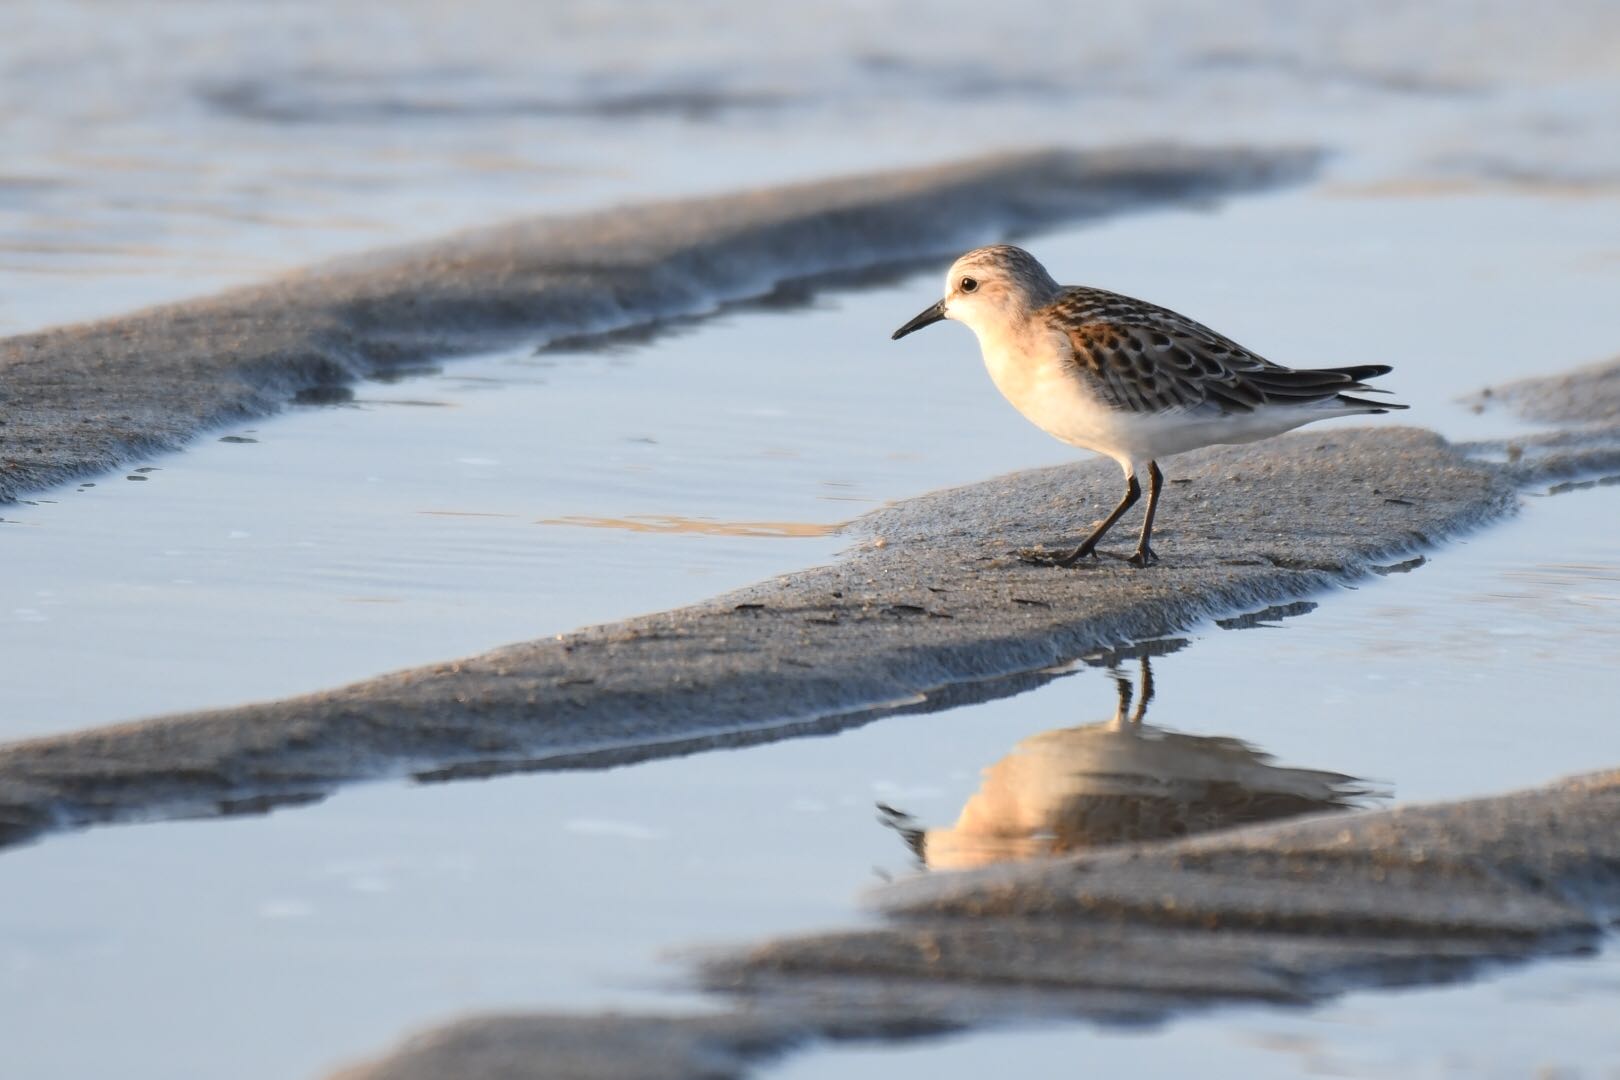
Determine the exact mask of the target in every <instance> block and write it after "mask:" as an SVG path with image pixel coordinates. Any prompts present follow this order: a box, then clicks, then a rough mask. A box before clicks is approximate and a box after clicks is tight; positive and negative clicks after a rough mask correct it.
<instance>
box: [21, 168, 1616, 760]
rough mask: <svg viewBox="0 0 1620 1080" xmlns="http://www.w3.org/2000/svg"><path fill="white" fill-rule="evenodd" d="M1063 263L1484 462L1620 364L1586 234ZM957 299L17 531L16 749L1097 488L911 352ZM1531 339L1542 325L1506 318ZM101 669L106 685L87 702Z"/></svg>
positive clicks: (1351, 229)
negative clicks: (1029, 487)
mask: <svg viewBox="0 0 1620 1080" xmlns="http://www.w3.org/2000/svg"><path fill="white" fill-rule="evenodd" d="M1604 205H1606V206H1610V207H1611V208H1612V207H1614V206H1617V205H1620V204H1604ZM1420 228H1421V230H1422V232H1421V235H1422V236H1424V237H1425V238H1426V242H1425V243H1423V244H1416V243H1414V242H1412V240H1411V237H1412V236H1413V235H1414V232H1416V231H1417V230H1419V229H1420ZM1486 237H1488V239H1485V238H1486ZM1035 247H1036V248H1037V250H1038V251H1039V253H1040V254H1041V255H1043V256H1044V257H1045V258H1046V259H1047V260H1048V261H1049V262H1050V263H1051V264H1052V265H1053V266H1054V267H1056V268H1069V269H1068V273H1069V274H1070V275H1072V276H1071V280H1085V281H1089V282H1092V283H1097V284H1106V285H1107V286H1109V287H1113V288H1117V289H1120V290H1121V291H1126V292H1134V293H1137V294H1138V295H1141V294H1146V295H1150V296H1152V297H1153V298H1154V299H1156V300H1159V301H1162V302H1165V303H1168V304H1170V305H1172V306H1174V307H1176V308H1178V309H1179V310H1182V311H1184V312H1187V313H1188V314H1190V315H1192V316H1194V317H1195V318H1199V319H1201V320H1202V321H1205V322H1208V323H1210V324H1212V325H1214V326H1217V327H1219V328H1221V329H1223V330H1225V331H1226V332H1228V333H1230V334H1231V335H1232V336H1234V337H1236V338H1237V339H1238V340H1240V341H1243V342H1244V343H1246V344H1248V345H1250V346H1251V347H1252V348H1255V349H1257V350H1259V351H1261V352H1262V353H1264V354H1266V355H1269V356H1271V357H1273V358H1275V359H1278V360H1280V361H1282V362H1291V363H1298V364H1301V365H1309V364H1321V365H1329V364H1343V363H1356V362H1362V361H1367V360H1374V359H1376V360H1378V361H1380V362H1386V363H1391V364H1394V365H1395V368H1396V370H1395V373H1394V374H1393V375H1392V376H1390V377H1389V378H1387V379H1386V380H1384V382H1385V383H1386V384H1387V385H1389V386H1390V387H1391V388H1392V389H1394V390H1395V391H1396V392H1397V393H1396V395H1395V396H1396V397H1397V398H1398V399H1399V400H1402V401H1405V402H1407V403H1409V404H1411V405H1412V407H1413V411H1412V412H1411V413H1409V414H1406V415H1408V416H1411V417H1412V419H1413V420H1414V421H1415V422H1417V423H1420V424H1424V425H1426V426H1430V427H1435V428H1438V429H1439V430H1441V431H1443V432H1445V433H1447V434H1449V435H1452V436H1454V437H1466V438H1471V437H1478V436H1486V435H1498V434H1503V433H1511V432H1513V431H1515V430H1518V427H1519V425H1517V424H1516V423H1515V422H1514V421H1513V420H1512V419H1511V418H1509V417H1506V416H1503V415H1502V414H1497V413H1492V414H1487V415H1485V416H1474V415H1472V414H1471V413H1469V412H1467V411H1466V410H1464V409H1463V408H1461V407H1460V406H1458V405H1456V404H1454V402H1453V398H1454V397H1455V396H1456V395H1458V394H1459V393H1462V392H1464V391H1466V390H1469V389H1473V388H1475V387H1478V386H1480V385H1482V384H1485V383H1488V382H1493V381H1500V380H1502V379H1505V378H1511V377H1515V376H1519V375H1526V374H1532V373H1535V372H1537V371H1542V370H1547V369H1548V368H1549V367H1550V366H1573V365H1574V364H1576V363H1581V362H1587V361H1590V360H1595V359H1599V358H1602V357H1603V356H1605V355H1606V354H1607V353H1608V352H1609V351H1610V349H1611V348H1612V346H1613V343H1614V342H1616V341H1620V309H1616V308H1615V306H1614V305H1613V304H1612V303H1610V302H1609V301H1610V299H1611V298H1612V291H1613V285H1614V279H1615V274H1616V272H1620V268H1610V269H1605V268H1604V267H1603V265H1602V264H1600V263H1594V262H1593V261H1592V258H1593V256H1595V254H1596V253H1598V252H1601V251H1604V250H1609V249H1610V248H1613V249H1615V250H1620V213H1611V214H1609V215H1608V216H1594V215H1593V214H1592V213H1591V209H1590V206H1589V205H1588V204H1585V203H1576V202H1569V201H1565V200H1549V199H1522V198H1517V199H1516V198H1508V197H1503V196H1478V197H1474V198H1466V199H1459V200H1452V201H1445V202H1436V201H1433V200H1429V199H1423V198H1376V199H1368V198H1348V197H1345V196H1343V195H1341V194H1338V193H1336V192H1334V191H1332V190H1330V189H1324V188H1321V187H1317V188H1310V189H1305V190H1302V191H1297V192H1293V193H1287V194H1282V195H1277V196H1274V197H1268V198H1265V199H1261V200H1249V201H1239V202H1234V203H1232V204H1230V205H1228V206H1226V207H1223V208H1221V209H1220V210H1218V211H1216V212H1207V211H1172V212H1160V213H1154V214H1147V215H1139V216H1132V217H1126V218H1121V219H1118V220H1116V221H1112V222H1106V223H1103V224H1101V225H1099V226H1096V227H1092V228H1081V229H1072V230H1068V231H1065V232H1060V233H1054V234H1052V235H1050V236H1047V237H1042V238H1040V240H1039V241H1038V242H1035ZM1166 247H1178V248H1179V249H1180V250H1181V251H1183V252H1184V254H1183V257H1181V258H1178V259H1175V260H1169V261H1165V260H1163V259H1161V257H1160V255H1159V253H1160V252H1162V251H1163V250H1164V249H1165V248H1166ZM1306 261H1308V262H1309V265H1311V266H1312V268H1313V271H1312V276H1311V279H1310V280H1309V281H1308V282H1306V281H1303V280H1302V279H1301V276H1300V275H1299V274H1298V273H1297V271H1296V268H1297V267H1299V266H1300V265H1302V263H1304V262H1306ZM1238 268H1241V269H1240V270H1239V269H1238ZM934 288H935V285H934V283H933V282H932V281H930V280H928V278H927V277H926V276H924V277H922V278H918V279H912V280H908V281H906V282H905V283H902V284H896V285H886V286H879V287H872V288H866V289H863V290H860V291H853V292H843V293H835V294H831V295H823V296H822V297H821V298H820V299H818V300H817V301H815V303H814V306H813V307H812V308H810V309H807V310H805V309H801V310H794V309H792V308H788V309H785V310H784V309H783V308H782V307H780V306H776V307H771V306H766V307H763V308H757V309H754V310H737V311H733V312H732V313H730V314H727V315H725V316H722V317H721V318H719V319H715V320H712V321H709V322H704V323H700V324H697V325H695V326H691V327H688V328H686V329H685V330H684V331H682V332H678V333H673V334H671V335H668V336H664V337H660V338H657V339H655V340H653V341H652V342H650V343H646V344H642V345H626V346H623V347H621V348H619V349H616V350H614V351H611V352H609V353H606V354H602V353H569V352H542V353H538V354H527V353H519V354H506V355H500V356H491V357H486V358H482V359H474V360H467V361H458V362H455V363H452V364H449V365H447V366H446V367H445V368H444V369H443V370H442V371H439V372H436V373H432V374H425V375H421V376H417V377H412V378H406V379H402V380H400V381H398V382H395V383H391V384H386V385H384V384H367V385H365V386H363V387H361V388H359V389H358V390H357V401H356V403H355V404H353V405H351V406H340V407H323V408H319V409H316V408H307V407H299V408H294V409H292V410H290V411H289V412H288V413H285V414H283V415H282V416H280V417H277V418H275V419H273V420H267V421H264V422H262V423H259V424H256V425H254V426H253V427H252V428H251V429H242V430H240V431H236V432H235V433H233V434H227V435H225V436H224V437H225V438H227V439H243V438H245V439H250V440H256V441H251V442H222V441H217V437H215V438H208V439H204V440H201V441H199V442H198V443H197V444H195V445H194V446H193V447H191V448H190V449H188V450H187V451H186V452H184V453H182V454H178V455H172V456H168V457H165V458H162V459H155V460H153V461H152V462H150V463H148V464H147V465H144V466H141V468H148V469H153V470H155V471H148V472H137V471H134V470H131V471H129V472H128V473H126V474H125V476H134V477H142V478H143V479H140V480H138V481H131V480H129V479H126V478H124V477H120V476H109V477H102V478H99V479H98V480H96V481H95V482H94V486H93V487H81V488H70V489H67V490H63V491H58V492H54V493H50V494H48V495H47V496H45V497H44V498H43V499H41V500H39V504H38V505H32V506H29V505H21V506H8V507H5V508H4V509H3V510H0V518H3V519H4V520H3V521H0V538H3V539H4V542H5V544H6V558H7V562H8V565H9V566H10V567H11V569H12V573H11V574H9V575H7V576H6V577H5V578H4V579H3V580H0V649H3V651H4V654H5V655H6V656H7V657H8V660H9V666H10V667H11V668H12V670H13V671H14V675H13V677H12V679H11V681H10V687H9V697H8V701H9V703H10V704H11V705H12V707H11V708H8V709H7V710H6V712H5V714H4V716H0V737H18V736H23V735H30V734H39V733H44V732H48V731H62V730H69V729H72V728H76V727H82V726H86V725H89V724H94V723H106V722H112V721H116V720H125V719H130V718H132V717H135V716H140V715H146V714H151V713H157V712H163V711H172V710H180V709H190V708H202V707H208V706H222V705H229V704H235V703H238V702H241V701H243V700H252V699H256V698H262V697H271V696H280V695H286V694H292V693H298V692H303V691H309V690H315V689H319V688H322V687H325V686H330V685H334V684H338V683H341V682H345V681H349V680H351V679H355V678H360V677H362V676H365V675H370V674H376V673H380V672H382V671H386V670H390V669H394V668H398V667H404V666H407V665H410V664H417V663H425V662H428V661H432V660H438V659H443V658H445V657H449V656H456V655H462V654H466V653H471V652H475V651H478V650H482V649H485V648H489V647H491V646H494V645H499V644H503V643H505V642H508V641H514V640H521V639H527V638H532V637H537V636H543V635H545V634H550V633H557V632H561V631H564V630H569V629H572V628H574V627H576V626H580V625H583V624H587V623H592V622H599V621H604V620H608V619H613V618H619V617H623V616H626V615H631V614H636V613H639V612H643V611H651V610H658V609H662V608H665V607H670V606H674V605H677V604H680V603H685V602H690V601H693V600H697V599H700V598H702V597H706V596H709V595H713V594H714V593H717V592H720V591H722V590H724V589H726V588H730V587H734V586H740V585H743V584H747V583H748V582H751V581H755V580H758V579H760V578H762V577H766V576H768V575H770V574H773V573H781V572H784V571H787V570H791V569H796V568H799V567H802V566H806V565H810V564H813V563H815V562H819V561H824V560H826V559H829V558H831V557H832V556H833V555H834V553H835V552H836V551H837V550H838V549H839V547H840V546H841V542H840V540H839V539H838V538H837V536H836V535H827V534H826V529H825V527H826V526H829V525H834V524H837V523H839V522H842V521H846V520H848V519H850V518H852V517H854V516H856V515H858V514H859V513H861V512H862V511H864V510H866V509H869V508H871V507H873V506H876V505H879V504H881V503H882V502H884V501H887V500H890V499H896V498H903V497H906V496H909V495H915V494H919V493H921V492H923V491H927V490H930V489H934V488H939V487H944V486H948V485H951V484H957V483H964V482H968V481H972V480H978V479H984V478H987V477H990V476H993V475H996V474H998V473H1002V472H1009V471H1012V470H1015V469H1020V468H1027V467H1031V466H1035V465H1043V464H1051V463H1056V462H1062V461H1069V460H1073V459H1074V453H1073V452H1072V451H1070V450H1068V449H1066V448H1064V447H1063V446H1061V445H1059V444H1057V443H1055V442H1053V441H1052V440H1050V439H1048V438H1047V437H1046V436H1045V435H1043V434H1041V433H1040V432H1039V431H1036V430H1035V429H1034V428H1032V427H1030V426H1029V425H1028V424H1027V423H1026V422H1025V421H1024V420H1023V419H1022V418H1021V417H1019V416H1018V415H1017V414H1016V413H1015V412H1014V411H1013V410H1012V409H1011V408H1009V407H1008V406H1007V405H1006V404H1005V403H1004V402H1002V401H1001V400H1000V399H999V398H998V397H997V396H996V395H995V393H994V392H993V390H992V389H991V388H990V386H989V384H988V380H987V379H986V378H985V375H984V372H983V367H982V365H981V364H980V362H979V360H978V356H977V349H976V347H975V345H974V344H973V340H972V337H971V335H970V334H968V333H966V332H965V331H964V330H962V328H960V327H957V326H950V325H947V326H942V327H937V328H933V329H931V330H929V331H928V332H927V333H926V334H920V335H916V336H914V337H911V338H907V339H906V340H905V341H903V342H899V343H891V342H889V341H888V340H887V335H888V332H889V331H890V330H892V329H893V327H894V326H897V325H899V323H900V322H902V321H904V320H905V319H906V318H907V317H909V316H910V315H911V314H912V313H913V312H915V311H916V310H917V309H919V308H921V307H922V306H924V304H926V303H927V302H928V300H929V299H930V294H931V293H932V291H933V289H934ZM1518 309H1524V310H1532V311H1535V312H1536V313H1537V316H1536V318H1534V319H1508V320H1483V319H1481V318H1480V317H1479V316H1480V313H1481V312H1482V311H1489V310H1518ZM1550 357H1556V358H1557V360H1556V361H1553V360H1550V359H1549V358H1550ZM1396 419H1398V418H1395V417H1390V418H1385V422H1390V421H1393V420H1396ZM1170 468H1171V475H1172V476H1173V475H1174V466H1173V464H1172V465H1171V466H1170ZM1172 498H1173V496H1172ZM1166 506H1167V509H1166V516H1165V518H1164V527H1165V528H1166V529H1167V530H1168V531H1167V533H1166V536H1167V537H1169V536H1173V532H1174V528H1175V521H1174V506H1173V502H1171V503H1167V504H1166ZM587 522H590V523H594V524H595V525H597V526H600V525H602V524H604V523H607V522H622V523H624V527H622V528H602V527H587V524H586V523H587ZM672 525H675V526H681V525H684V527H682V528H671V526H672ZM90 660H93V662H94V664H95V665H96V670H97V671H98V672H100V673H101V674H102V675H103V676H105V677H104V678H98V679H96V680H93V681H86V680H85V679H83V678H82V677H81V676H82V673H83V671H84V670H85V665H86V663H87V661H90Z"/></svg>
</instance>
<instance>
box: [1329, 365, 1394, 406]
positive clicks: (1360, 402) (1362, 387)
mask: <svg viewBox="0 0 1620 1080" xmlns="http://www.w3.org/2000/svg"><path fill="white" fill-rule="evenodd" d="M1317 370H1320V371H1330V372H1332V373H1333V374H1335V375H1343V376H1344V377H1345V378H1347V379H1349V380H1350V383H1349V385H1348V386H1346V387H1345V389H1346V390H1355V391H1358V392H1360V393H1366V394H1387V393H1389V391H1388V390H1385V389H1383V388H1381V387H1377V386H1368V385H1366V383H1365V380H1367V379H1376V378H1377V377H1378V376H1380V375H1388V374H1389V373H1390V372H1391V371H1393V370H1394V368H1392V367H1390V366H1389V365H1388V364H1355V365H1353V366H1351V367H1341V368H1320V369H1317ZM1333 400H1334V401H1335V402H1337V403H1338V404H1339V405H1342V406H1344V407H1345V408H1347V409H1354V410H1355V411H1356V412H1363V413H1387V412H1389V411H1390V410H1391V409H1405V408H1409V406H1406V405H1402V404H1400V403H1399V402H1395V401H1369V400H1367V399H1366V398H1361V397H1355V396H1354V395H1351V394H1336V395H1334V398H1333Z"/></svg>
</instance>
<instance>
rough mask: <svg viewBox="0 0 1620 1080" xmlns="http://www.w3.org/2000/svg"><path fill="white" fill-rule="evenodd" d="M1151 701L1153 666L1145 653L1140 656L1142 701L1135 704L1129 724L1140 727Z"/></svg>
mask: <svg viewBox="0 0 1620 1080" xmlns="http://www.w3.org/2000/svg"><path fill="white" fill-rule="evenodd" d="M1152 700H1153V665H1152V664H1151V663H1149V662H1148V658H1147V653H1143V654H1142V700H1141V701H1139V702H1137V704H1136V712H1134V713H1132V714H1131V724H1132V725H1133V726H1135V727H1141V726H1142V717H1144V716H1146V715H1147V707H1148V702H1150V701H1152Z"/></svg>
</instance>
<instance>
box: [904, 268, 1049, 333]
mask: <svg viewBox="0 0 1620 1080" xmlns="http://www.w3.org/2000/svg"><path fill="white" fill-rule="evenodd" d="M1057 294H1058V283H1057V282H1056V281H1053V280H1052V275H1051V274H1048V273H1047V272H1046V267H1044V266H1042V265H1041V264H1040V263H1039V262H1037V261H1036V260H1035V256H1033V255H1031V254H1030V253H1029V252H1027V251H1025V250H1024V249H1023V248H1021V247H1014V246H1013V245H1011V244H992V245H990V246H989V247H982V248H974V249H973V250H972V251H970V252H968V253H967V254H966V255H963V256H962V257H961V258H959V259H957V260H956V261H955V262H954V263H952V264H951V269H950V272H949V273H947V274H946V275H945V296H944V299H942V300H940V301H939V303H937V304H934V305H933V306H931V307H929V308H927V309H926V310H924V311H922V312H920V313H918V315H917V317H916V318H914V319H912V320H911V321H910V322H908V323H906V324H905V325H904V326H902V327H901V328H900V329H898V330H896V331H895V332H894V335H893V340H895V341H898V340H899V339H901V338H903V337H905V336H906V335H907V334H909V333H911V332H912V331H914V330H921V329H922V328H923V327H925V326H929V325H931V324H933V323H937V322H939V321H940V320H941V319H955V320H956V321H958V322H961V323H966V324H967V326H968V328H969V329H971V330H972V331H974V333H981V332H982V331H985V330H989V329H991V328H994V327H996V326H1000V325H1004V324H1006V323H1009V322H1012V321H1014V320H1018V319H1022V318H1024V317H1025V316H1027V315H1028V314H1029V313H1030V312H1031V311H1034V310H1035V309H1036V308H1038V307H1041V306H1043V305H1045V304H1048V303H1050V302H1051V301H1052V299H1053V298H1054V297H1056V296H1057Z"/></svg>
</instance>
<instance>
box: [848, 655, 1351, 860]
mask: <svg viewBox="0 0 1620 1080" xmlns="http://www.w3.org/2000/svg"><path fill="white" fill-rule="evenodd" d="M1141 665H1142V667H1141V675H1140V679H1139V682H1140V687H1141V689H1140V693H1139V694H1134V695H1133V691H1132V686H1131V681H1130V679H1129V678H1127V677H1126V676H1125V675H1124V674H1122V673H1121V672H1120V671H1119V670H1118V669H1117V668H1116V669H1114V670H1113V671H1112V675H1113V677H1114V681H1115V683H1116V685H1117V686H1118V688H1119V707H1118V711H1117V712H1115V714H1114V718H1113V719H1112V720H1109V721H1106V722H1104V723H1100V724H1087V725H1085V726H1083V727H1072V728H1060V729H1058V730H1056V731H1045V732H1042V733H1040V734H1039V735H1034V736H1031V737H1030V738H1028V739H1025V740H1024V741H1023V742H1021V743H1019V744H1018V745H1017V746H1015V747H1014V748H1013V750H1012V753H1010V754H1008V755H1007V756H1006V757H1004V758H1002V759H1001V760H1000V761H998V762H996V763H995V764H994V765H991V766H990V767H989V768H987V769H985V770H984V779H983V782H982V783H981V784H980V785H979V790H978V791H977V792H975V793H974V794H973V796H972V797H971V798H969V799H968V801H967V805H965V806H964V807H963V808H962V813H961V816H959V817H958V818H957V819H956V824H954V825H952V826H950V827H948V828H936V829H927V828H922V827H920V826H919V825H918V824H917V822H916V821H915V819H913V818H912V817H911V816H910V815H909V814H905V813H903V812H901V811H899V810H895V809H894V808H892V807H888V806H882V805H880V806H879V809H880V810H881V811H882V813H883V815H884V820H885V823H886V824H888V825H889V826H891V827H893V828H894V829H896V830H897V831H898V832H899V833H900V834H901V836H902V837H903V838H904V839H905V841H906V843H907V844H908V845H910V847H911V849H912V850H913V851H914V852H915V853H916V854H917V857H918V858H919V859H920V860H921V861H922V863H923V865H925V866H926V867H928V868H929V869H933V870H952V869H967V868H970V867H975V866H984V865H986V864H988V863H994V862H1004V861H1008V860H1013V859H1031V858H1039V857H1042V856H1051V855H1062V854H1065V853H1068V852H1073V851H1083V850H1088V849H1092V848H1098V847H1105V846H1107V845H1109V844H1125V843H1132V842H1136V841H1145V840H1165V839H1172V838H1175V837H1181V836H1190V835H1192V834H1194V833H1201V832H1209V831H1211V830H1214V829H1224V828H1229V827H1231V826H1236V825H1248V824H1252V823H1255V822H1262V821H1275V820H1277V819H1280V818H1287V817H1294V816H1296V815H1299V814H1312V813H1323V812H1326V811H1333V810H1347V809H1351V808H1353V807H1356V806H1357V805H1360V804H1361V802H1362V801H1363V800H1365V799H1366V798H1368V797H1371V796H1376V795H1380V794H1383V793H1380V792H1374V791H1373V790H1372V789H1371V788H1369V787H1368V786H1367V785H1366V784H1364V783H1363V782H1362V781H1360V780H1357V779H1356V778H1355V777H1351V776H1345V775H1344V774H1342V773H1335V772H1323V771H1321V770H1318V769H1294V768H1285V767H1282V766H1278V765H1274V764H1272V761H1271V758H1270V756H1269V755H1267V754H1265V753H1263V752H1261V751H1260V750H1258V749H1256V748H1255V747H1253V746H1251V745H1249V744H1248V743H1246V742H1243V741H1242V740H1241V739H1233V738H1226V737H1220V736H1207V735H1184V734H1181V733H1179V732H1175V731H1168V730H1166V729H1164V728H1160V727H1154V726H1153V725H1151V724H1148V723H1145V722H1144V720H1143V717H1144V715H1145V714H1146V713H1147V708H1148V704H1149V702H1151V701H1152V700H1153V671H1152V668H1151V666H1150V662H1149V660H1148V658H1147V657H1146V656H1143V657H1142V660H1141ZM1133 696H1134V697H1135V698H1136V701H1135V705H1134V707H1133V705H1132V698H1133Z"/></svg>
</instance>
